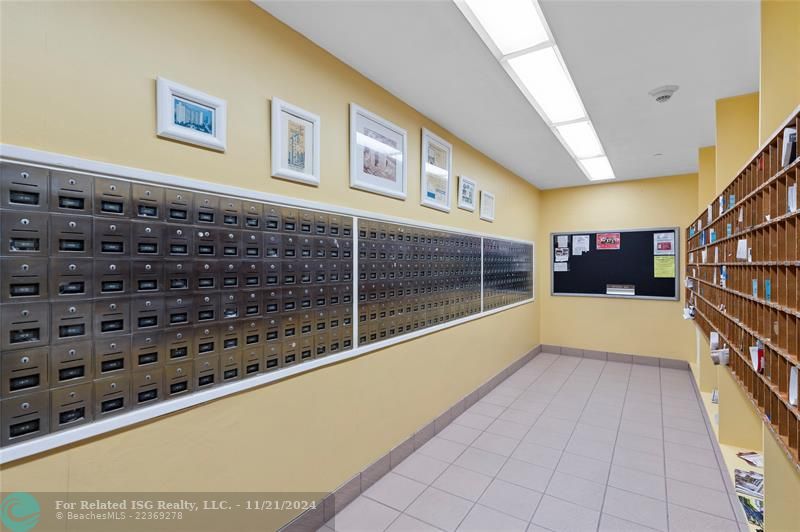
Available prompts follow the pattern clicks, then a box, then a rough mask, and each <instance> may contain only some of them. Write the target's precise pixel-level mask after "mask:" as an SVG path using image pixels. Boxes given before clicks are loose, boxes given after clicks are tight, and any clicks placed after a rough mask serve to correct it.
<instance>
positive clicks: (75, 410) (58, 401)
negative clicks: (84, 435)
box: [50, 382, 94, 432]
mask: <svg viewBox="0 0 800 532" xmlns="http://www.w3.org/2000/svg"><path fill="white" fill-rule="evenodd" d="M93 406H94V405H93V403H92V383H91V382H86V383H83V384H76V385H74V386H67V387H66V388H58V389H55V390H53V391H51V392H50V427H51V429H52V431H53V432H56V431H59V430H64V429H70V428H72V427H77V426H78V425H83V424H84V423H88V422H90V421H92V419H94V408H93Z"/></svg>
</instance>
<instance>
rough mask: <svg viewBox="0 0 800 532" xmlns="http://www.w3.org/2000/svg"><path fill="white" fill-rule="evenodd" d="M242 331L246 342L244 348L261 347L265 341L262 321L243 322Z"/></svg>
mask: <svg viewBox="0 0 800 532" xmlns="http://www.w3.org/2000/svg"><path fill="white" fill-rule="evenodd" d="M240 326H241V330H242V337H243V339H244V340H243V341H244V344H243V346H244V348H246V349H250V348H252V347H255V346H258V345H261V344H262V343H263V341H264V338H263V336H262V334H263V331H262V327H261V320H260V319H259V320H243V321H242V322H241V324H240Z"/></svg>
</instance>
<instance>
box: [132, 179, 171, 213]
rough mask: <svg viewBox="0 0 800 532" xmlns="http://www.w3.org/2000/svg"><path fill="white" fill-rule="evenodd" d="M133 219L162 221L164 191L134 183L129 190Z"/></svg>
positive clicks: (157, 187)
mask: <svg viewBox="0 0 800 532" xmlns="http://www.w3.org/2000/svg"><path fill="white" fill-rule="evenodd" d="M131 198H132V201H133V217H134V218H141V219H146V220H164V219H165V217H166V213H165V212H164V211H165V210H166V209H165V208H164V202H165V191H164V189H163V188H161V187H159V186H156V185H150V184H147V185H145V184H138V183H134V184H133V186H132V190H131Z"/></svg>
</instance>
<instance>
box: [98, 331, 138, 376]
mask: <svg viewBox="0 0 800 532" xmlns="http://www.w3.org/2000/svg"><path fill="white" fill-rule="evenodd" d="M130 369H131V338H130V336H118V337H116V338H107V339H104V340H99V341H98V340H95V342H94V375H95V377H97V378H100V377H107V376H109V375H116V374H118V373H127V372H129V371H130Z"/></svg>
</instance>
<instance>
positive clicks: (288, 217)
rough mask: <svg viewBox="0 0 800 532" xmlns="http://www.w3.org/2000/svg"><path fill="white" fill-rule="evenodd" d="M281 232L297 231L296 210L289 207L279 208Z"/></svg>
mask: <svg viewBox="0 0 800 532" xmlns="http://www.w3.org/2000/svg"><path fill="white" fill-rule="evenodd" d="M281 231H283V232H284V233H294V232H296V231H297V210H296V209H292V208H290V207H282V208H281Z"/></svg>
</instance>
